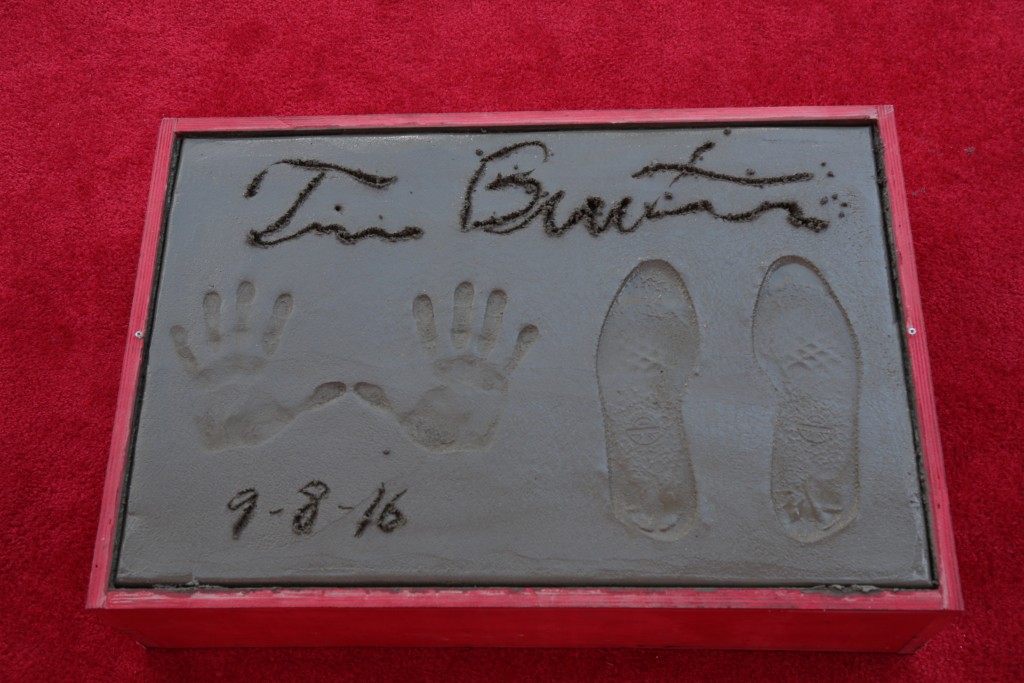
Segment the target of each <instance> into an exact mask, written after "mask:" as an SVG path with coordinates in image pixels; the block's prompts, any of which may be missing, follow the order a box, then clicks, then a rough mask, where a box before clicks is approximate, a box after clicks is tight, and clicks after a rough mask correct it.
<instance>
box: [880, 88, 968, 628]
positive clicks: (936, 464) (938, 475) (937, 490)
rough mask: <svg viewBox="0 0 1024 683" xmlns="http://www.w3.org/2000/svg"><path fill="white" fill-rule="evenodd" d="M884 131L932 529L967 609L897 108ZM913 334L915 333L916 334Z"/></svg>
mask: <svg viewBox="0 0 1024 683" xmlns="http://www.w3.org/2000/svg"><path fill="white" fill-rule="evenodd" d="M878 128H879V133H880V134H881V138H882V145H883V159H884V162H885V174H886V183H887V186H888V189H889V210H890V215H891V217H892V228H893V235H894V239H895V242H896V254H897V263H896V268H897V277H898V279H899V283H900V289H901V295H900V298H901V302H902V305H903V315H904V321H905V322H906V327H907V329H906V330H905V331H904V332H905V333H906V339H907V343H908V347H909V356H910V366H911V378H912V380H913V385H914V397H915V399H916V406H917V419H918V425H919V427H918V428H919V431H920V436H921V460H922V467H923V469H924V474H925V480H926V481H927V484H928V485H927V491H926V492H925V493H926V496H927V500H928V512H929V516H930V521H931V528H932V544H933V549H934V556H935V560H936V561H935V571H936V575H937V576H938V579H939V589H940V590H941V592H942V595H943V603H944V606H945V607H946V608H947V609H950V610H956V611H959V610H962V609H963V596H962V594H961V590H960V571H959V569H958V567H957V563H956V548H955V542H954V539H953V525H952V520H951V518H950V514H949V495H948V493H947V491H946V470H945V468H944V467H943V463H942V443H941V441H940V437H939V420H938V415H937V413H936V410H935V394H934V389H933V387H932V371H931V365H930V363H929V360H928V343H927V342H928V338H927V336H926V334H925V328H924V312H923V309H922V307H921V293H920V290H919V288H918V282H917V264H916V262H915V260H914V241H913V238H912V236H911V234H910V211H909V209H908V208H907V194H906V188H905V187H904V184H903V165H902V163H901V162H900V149H899V140H898V138H897V137H896V121H895V119H894V115H893V108H892V106H883V107H881V108H880V109H879V117H878ZM911 330H913V331H914V334H910V331H911Z"/></svg>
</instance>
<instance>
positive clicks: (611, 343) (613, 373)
mask: <svg viewBox="0 0 1024 683" xmlns="http://www.w3.org/2000/svg"><path fill="white" fill-rule="evenodd" d="M699 334H700V333H699V329H698V327H697V314H696V312H695V310H694V307H693V302H692V301H691V300H690V294H689V292H688V291H687V290H686V285H685V284H683V280H682V278H681V277H680V276H679V273H677V272H676V270H675V269H674V268H673V267H672V266H670V265H669V264H668V263H666V262H665V261H645V262H644V263H641V264H640V265H639V266H637V267H636V268H635V269H634V270H633V272H631V273H630V274H629V276H627V277H626V279H625V281H624V282H623V283H622V286H621V287H620V288H619V291H618V293H617V294H616V295H615V299H614V300H613V301H612V304H611V307H610V308H609V309H608V314H607V316H606V317H605V320H604V325H603V326H602V327H601V336H600V339H599V340H598V343H597V382H598V388H599V390H600V396H601V407H602V410H603V413H604V427H605V439H606V443H607V449H608V475H609V484H610V487H611V496H612V508H613V510H614V511H615V516H616V517H617V518H618V519H619V520H620V521H621V522H623V523H624V524H627V525H630V526H635V527H636V528H638V529H640V530H641V531H642V532H644V533H645V534H647V535H648V536H650V537H652V538H655V539H658V540H662V541H670V540H676V539H678V538H681V537H682V536H684V535H685V534H686V532H687V531H689V529H690V527H691V525H692V524H693V521H694V519H695V518H696V513H697V487H696V483H695V481H694V476H693V465H692V463H691V462H690V452H689V447H688V445H687V442H686V432H685V430H684V428H683V414H682V403H683V392H684V391H685V389H686V384H687V382H688V381H689V378H690V376H691V375H692V374H693V370H694V367H695V365H696V362H697V352H698V348H699V345H700V339H699Z"/></svg>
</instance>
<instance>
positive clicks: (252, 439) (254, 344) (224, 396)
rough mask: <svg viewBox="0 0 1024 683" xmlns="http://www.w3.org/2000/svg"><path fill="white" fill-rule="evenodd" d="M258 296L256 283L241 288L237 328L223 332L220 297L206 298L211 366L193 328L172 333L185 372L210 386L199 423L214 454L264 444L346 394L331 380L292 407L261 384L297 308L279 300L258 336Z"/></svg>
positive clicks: (215, 294)
mask: <svg viewBox="0 0 1024 683" xmlns="http://www.w3.org/2000/svg"><path fill="white" fill-rule="evenodd" d="M255 298H256V288H255V286H253V284H252V283H251V282H248V281H243V282H242V283H240V284H239V285H238V292H237V294H236V296H235V324H234V327H232V328H231V329H230V330H229V331H228V332H227V333H224V334H222V332H221V297H220V294H219V293H218V292H216V291H210V292H208V293H207V294H206V296H205V297H203V317H204V319H205V327H206V330H205V336H206V355H208V356H209V359H208V360H207V361H206V362H205V363H202V364H201V363H200V361H199V359H198V358H196V354H195V352H194V351H193V350H192V345H191V342H190V340H189V332H188V330H187V329H185V328H184V327H183V326H181V325H175V326H174V327H172V328H171V330H170V332H171V340H172V341H173V342H174V348H175V350H176V351H177V353H178V357H179V358H180V359H181V362H182V365H183V366H184V367H185V371H186V372H187V373H188V374H189V375H191V376H192V377H193V378H194V379H195V380H196V381H197V382H199V383H201V384H202V385H204V386H205V387H206V391H205V392H204V394H203V397H202V399H201V400H200V403H199V404H198V410H199V412H198V415H197V417H196V424H197V426H198V427H199V434H200V436H201V437H202V440H203V445H205V446H206V447H207V448H208V449H210V450H211V451H220V450H224V449H227V448H234V447H236V446H254V445H256V444H259V443H263V442H264V441H266V440H268V439H270V438H271V437H272V436H274V435H275V434H277V433H278V432H280V431H281V430H282V429H284V428H285V427H287V426H288V425H289V424H290V423H291V422H292V420H294V419H295V418H296V416H298V415H299V414H300V413H303V412H305V411H307V410H310V409H313V408H317V407H319V406H322V405H324V404H325V403H328V402H330V401H333V400H334V399H336V398H337V397H338V396H341V395H342V394H343V393H345V385H344V384H343V383H341V382H326V383H324V384H321V385H320V386H318V387H317V388H316V389H314V390H313V392H312V393H311V394H310V395H309V396H308V397H307V398H305V399H303V400H302V401H299V402H298V403H297V404H292V405H288V404H286V403H282V402H281V401H279V400H278V399H277V398H276V397H274V396H273V395H271V394H270V393H269V392H268V391H266V390H265V389H261V388H260V387H259V386H258V384H259V383H260V381H261V380H262V377H261V373H260V370H261V369H262V368H263V367H264V366H265V365H266V364H267V362H268V361H269V359H270V356H272V355H273V353H274V351H276V350H277V346H278V344H279V343H280V341H281V336H282V334H283V333H284V327H285V324H286V323H287V322H288V316H290V315H291V312H292V307H293V305H294V304H293V301H292V296H291V295H290V294H281V295H280V296H278V297H277V300H276V301H275V302H274V306H273V309H272V310H271V313H270V320H269V321H268V322H267V325H266V327H265V328H264V330H263V333H262V334H261V335H253V331H252V328H251V326H250V324H249V317H250V312H251V309H252V304H253V301H254V300H255Z"/></svg>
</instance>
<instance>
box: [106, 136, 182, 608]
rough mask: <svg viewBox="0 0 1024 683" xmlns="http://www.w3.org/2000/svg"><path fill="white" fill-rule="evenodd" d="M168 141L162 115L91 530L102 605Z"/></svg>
mask: <svg viewBox="0 0 1024 683" xmlns="http://www.w3.org/2000/svg"><path fill="white" fill-rule="evenodd" d="M173 146H174V120H173V119H164V120H163V121H162V122H161V124H160V132H159V133H158V135H157V145H156V158H155V159H154V160H153V180H152V182H151V183H150V186H149V201H148V203H147V204H146V222H145V225H144V227H143V229H142V247H141V248H140V250H139V266H138V272H137V274H136V276H135V296H134V299H133V300H132V310H131V316H130V318H129V321H128V340H127V342H126V344H125V351H124V360H123V361H122V363H121V384H120V386H119V387H118V390H117V407H116V410H115V413H114V430H113V435H112V437H111V440H110V457H109V458H108V460H107V476H106V482H105V484H104V488H103V500H102V502H101V504H100V524H99V531H97V533H96V548H95V550H94V551H93V560H92V573H91V575H90V577H89V591H88V595H87V598H86V604H87V606H88V607H91V608H95V607H102V606H103V603H104V602H105V600H106V592H107V589H108V587H109V584H110V578H109V577H110V576H111V563H112V561H113V551H114V543H115V540H114V534H115V533H117V516H118V512H119V510H120V506H121V496H122V490H123V486H124V477H125V467H126V466H127V461H128V447H129V443H128V439H129V436H130V434H131V429H132V411H133V410H134V407H135V392H136V389H137V387H138V381H139V371H140V369H141V368H140V364H141V362H142V347H143V343H144V341H145V339H144V337H139V336H136V333H137V332H142V333H143V335H144V334H145V330H146V315H147V314H148V312H149V300H150V294H151V293H152V290H153V273H154V271H155V269H156V252H157V245H158V244H159V242H160V228H161V225H162V223H163V214H164V202H165V201H166V198H167V179H168V173H169V172H170V163H171V149H172V148H173Z"/></svg>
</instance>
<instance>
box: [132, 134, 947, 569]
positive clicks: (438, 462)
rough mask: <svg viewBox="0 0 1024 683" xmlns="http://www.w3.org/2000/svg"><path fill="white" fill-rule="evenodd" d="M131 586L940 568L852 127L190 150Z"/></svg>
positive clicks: (170, 232) (885, 271)
mask: <svg viewBox="0 0 1024 683" xmlns="http://www.w3.org/2000/svg"><path fill="white" fill-rule="evenodd" d="M157 296H158V298H157V305H156V310H155V315H154V317H153V320H152V321H151V329H150V330H149V339H148V344H149V356H148V365H147V367H146V369H145V373H146V381H145V388H144V394H143V400H142V404H141V410H140V412H139V416H138V419H139V426H138V436H137V440H136V444H135V450H134V455H133V461H132V468H131V475H130V481H129V494H128V499H127V505H126V512H125V516H124V521H123V538H122V544H121V549H120V556H119V561H118V568H117V580H118V583H119V584H120V585H132V586H140V585H155V584H159V585H165V584H176V585H183V584H192V585H195V584H196V583H198V584H216V585H270V586H273V585H288V584H303V585H386V586H398V585H523V586H537V585H579V586H583V585H611V586H615V585H620V586H627V585H628V586H637V585H639V586H643V585H650V586H672V585H706V586H732V585H766V586H791V585H805V586H815V585H821V584H862V585H875V586H905V587H914V586H925V585H928V583H929V581H930V577H931V569H930V562H929V559H928V543H927V536H926V532H925V523H924V517H923V512H922V501H921V490H920V486H919V483H918V473H917V462H916V455H915V449H914V439H913V432H912V427H911V419H910V412H909V407H908V398H907V387H906V381H905V378H904V372H903V363H902V356H901V345H900V334H901V330H900V327H899V323H898V319H897V315H896V312H895V309H894V304H893V292H892V285H891V277H890V273H889V268H888V259H887V256H886V239H885V233H884V228H883V217H882V206H881V201H880V197H879V188H878V184H877V180H876V170H875V165H874V156H873V150H872V139H871V133H870V129H869V128H866V127H791V128H756V127H751V128H742V127H740V128H735V127H734V128H732V129H724V128H700V129H661V130H646V131H626V130H600V131H597V130H592V131H543V132H512V133H509V132H501V133H486V134H485V133H479V132H472V133H469V132H447V133H420V132H417V133H415V134H402V133H397V134H368V135H363V134H360V135H318V136H301V137H277V138H248V139H246V138H230V139H214V138H193V139H187V140H185V141H184V143H183V145H182V148H181V155H180V159H179V167H178V172H177V177H176V181H175V184H174V190H173V201H172V204H171V211H170V216H169V220H168V221H167V235H166V242H165V247H164V251H163V261H162V265H161V271H160V276H159V287H158V295H157Z"/></svg>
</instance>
